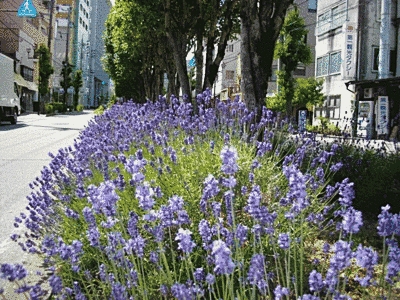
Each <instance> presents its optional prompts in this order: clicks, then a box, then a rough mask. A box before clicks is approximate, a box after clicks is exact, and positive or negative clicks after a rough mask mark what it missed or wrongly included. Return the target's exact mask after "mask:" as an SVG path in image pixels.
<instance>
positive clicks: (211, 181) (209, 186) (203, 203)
mask: <svg viewBox="0 0 400 300" xmlns="http://www.w3.org/2000/svg"><path fill="white" fill-rule="evenodd" d="M218 193H219V187H218V181H217V180H216V179H215V178H214V176H212V175H211V174H210V175H208V176H207V178H206V179H205V180H204V189H203V195H202V197H201V199H200V209H201V211H202V212H206V209H207V201H208V200H209V199H211V198H212V197H215V196H217V195H218Z"/></svg>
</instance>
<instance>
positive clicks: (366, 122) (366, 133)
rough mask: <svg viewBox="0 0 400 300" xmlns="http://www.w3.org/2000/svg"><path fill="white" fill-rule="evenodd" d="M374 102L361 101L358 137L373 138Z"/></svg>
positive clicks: (359, 105)
mask: <svg viewBox="0 0 400 300" xmlns="http://www.w3.org/2000/svg"><path fill="white" fill-rule="evenodd" d="M373 117H374V101H360V102H359V104H358V120H357V135H358V136H359V137H364V138H368V139H371V138H372V128H373V127H372V126H373V125H372V122H373Z"/></svg>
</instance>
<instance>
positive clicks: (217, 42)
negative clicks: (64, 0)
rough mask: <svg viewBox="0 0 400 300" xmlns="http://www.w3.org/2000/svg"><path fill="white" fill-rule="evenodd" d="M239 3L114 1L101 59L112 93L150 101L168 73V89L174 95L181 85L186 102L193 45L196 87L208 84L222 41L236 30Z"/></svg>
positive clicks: (234, 0)
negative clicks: (114, 91)
mask: <svg viewBox="0 0 400 300" xmlns="http://www.w3.org/2000/svg"><path fill="white" fill-rule="evenodd" d="M238 4H239V0H225V1H219V0H211V1H206V0H186V1H183V0H155V1H151V2H150V1H145V0H119V1H117V2H116V3H115V5H114V7H113V8H112V10H111V12H110V14H109V16H108V19H107V22H106V32H105V44H106V54H105V57H104V59H103V62H104V64H105V67H106V70H107V71H108V73H109V74H110V76H111V78H112V79H113V80H114V82H115V85H116V94H117V95H119V96H122V95H124V96H128V97H135V98H143V99H144V98H145V97H146V98H149V99H155V98H156V97H157V96H158V95H159V94H160V93H161V91H162V83H163V80H164V77H163V76H164V74H167V78H168V91H167V93H169V94H178V93H179V87H181V88H182V92H183V94H186V95H188V98H187V99H188V101H190V100H191V99H190V98H191V94H192V87H191V85H190V79H189V75H188V73H189V71H188V67H187V62H186V57H187V55H188V53H189V50H190V49H191V48H192V47H193V46H194V45H196V54H195V58H196V59H195V60H196V71H197V75H196V90H197V91H198V92H199V91H200V90H202V89H204V88H206V87H211V86H212V85H213V83H214V81H215V78H216V75H217V72H218V67H219V65H220V63H221V61H222V59H223V57H224V54H225V48H226V45H227V42H228V40H229V39H230V38H232V36H233V34H234V33H235V32H236V33H237V32H238V31H239V30H238V28H239V27H238V13H239V10H238V8H239V6H238ZM203 51H205V53H206V54H205V57H204V59H203ZM203 63H204V65H205V68H204V76H203ZM127 78H129V79H127ZM132 79H133V81H132ZM132 82H137V83H138V84H134V85H133V84H132Z"/></svg>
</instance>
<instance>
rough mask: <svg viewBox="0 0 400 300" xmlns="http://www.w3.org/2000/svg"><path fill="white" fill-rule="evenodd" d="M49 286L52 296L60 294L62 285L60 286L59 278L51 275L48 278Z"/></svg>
mask: <svg viewBox="0 0 400 300" xmlns="http://www.w3.org/2000/svg"><path fill="white" fill-rule="evenodd" d="M49 284H50V287H51V292H52V293H53V294H56V295H57V294H59V293H60V292H61V290H62V287H63V284H62V281H61V278H60V277H59V276H56V275H51V276H50V278H49Z"/></svg>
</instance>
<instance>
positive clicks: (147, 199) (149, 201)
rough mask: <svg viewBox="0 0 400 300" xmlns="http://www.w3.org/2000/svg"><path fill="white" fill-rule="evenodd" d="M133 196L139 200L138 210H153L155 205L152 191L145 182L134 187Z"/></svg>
mask: <svg viewBox="0 0 400 300" xmlns="http://www.w3.org/2000/svg"><path fill="white" fill-rule="evenodd" d="M135 196H136V198H137V199H138V200H139V207H140V208H142V209H143V210H150V209H152V208H153V205H154V203H155V201H154V199H153V197H154V191H153V189H152V188H151V187H150V185H149V184H148V183H147V182H145V183H144V184H143V185H140V186H137V187H136V193H135Z"/></svg>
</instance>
